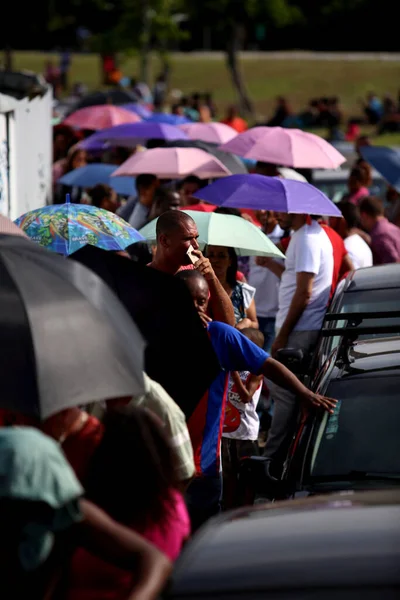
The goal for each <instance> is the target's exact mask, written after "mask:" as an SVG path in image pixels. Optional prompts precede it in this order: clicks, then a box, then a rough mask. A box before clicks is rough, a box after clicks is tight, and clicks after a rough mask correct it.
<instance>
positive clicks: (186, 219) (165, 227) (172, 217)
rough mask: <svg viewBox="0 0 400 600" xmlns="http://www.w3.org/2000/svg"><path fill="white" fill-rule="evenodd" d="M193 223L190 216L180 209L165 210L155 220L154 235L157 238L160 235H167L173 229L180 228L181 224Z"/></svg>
mask: <svg viewBox="0 0 400 600" xmlns="http://www.w3.org/2000/svg"><path fill="white" fill-rule="evenodd" d="M187 224H190V225H192V224H193V225H195V222H194V221H193V219H192V217H190V216H189V215H188V214H186V213H184V212H183V211H181V210H167V211H166V212H165V213H163V214H162V215H161V216H160V217H159V218H158V221H157V225H156V235H157V239H158V238H159V236H160V235H162V234H164V235H168V234H170V233H172V232H173V231H177V230H178V229H180V227H181V226H182V225H187Z"/></svg>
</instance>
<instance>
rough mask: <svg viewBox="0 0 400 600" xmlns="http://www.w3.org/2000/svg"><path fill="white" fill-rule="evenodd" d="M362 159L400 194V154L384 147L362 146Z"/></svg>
mask: <svg viewBox="0 0 400 600" xmlns="http://www.w3.org/2000/svg"><path fill="white" fill-rule="evenodd" d="M360 152H361V155H362V157H363V158H364V159H365V160H366V161H367V162H369V163H370V165H372V166H373V167H374V169H376V170H377V171H378V173H380V174H381V175H382V177H384V178H385V179H386V181H387V182H388V183H389V184H390V185H391V186H393V187H394V188H395V189H396V190H397V191H398V192H400V152H399V151H398V150H395V149H394V148H386V147H385V146H362V147H361V148H360Z"/></svg>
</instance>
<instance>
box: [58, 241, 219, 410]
mask: <svg viewBox="0 0 400 600" xmlns="http://www.w3.org/2000/svg"><path fill="white" fill-rule="evenodd" d="M69 258H70V259H72V260H78V261H79V262H82V263H83V264H85V265H86V266H88V267H90V268H91V269H93V270H94V271H95V272H96V273H97V274H98V275H100V277H102V278H103V279H104V281H106V282H107V283H108V285H109V286H110V287H111V288H112V289H113V290H114V291H115V293H116V294H117V296H118V297H119V298H120V300H121V302H122V303H123V304H124V305H125V306H126V308H127V310H128V312H129V313H130V314H131V316H132V317H133V318H134V320H135V323H137V325H138V327H139V329H140V331H141V332H142V334H143V336H144V338H145V339H146V342H147V347H146V353H145V365H146V372H147V373H148V374H149V375H150V377H152V378H153V379H155V380H156V381H158V382H159V383H160V384H161V385H162V386H163V387H164V388H165V389H166V390H167V392H168V393H169V394H170V395H171V396H172V398H173V399H174V400H175V402H177V404H179V406H180V407H181V409H182V410H183V412H184V413H185V415H186V417H187V418H189V417H190V415H191V414H192V412H193V410H194V409H195V407H196V406H197V404H198V402H199V400H200V399H201V397H202V396H203V394H204V392H205V391H206V390H207V389H208V388H209V386H210V384H211V383H212V381H213V380H214V379H215V377H216V376H217V374H218V372H219V364H218V360H217V357H216V355H215V353H214V350H213V347H212V345H211V342H210V340H209V338H208V335H207V332H206V330H205V329H204V327H203V325H202V324H201V321H200V318H199V316H198V314H197V312H196V311H195V309H194V306H193V301H192V298H191V296H190V294H189V292H188V290H187V289H186V286H185V284H184V283H183V282H182V281H180V280H179V279H177V278H175V277H172V276H171V275H167V274H165V273H160V272H159V271H156V270H155V269H150V268H149V267H146V266H143V265H140V264H137V263H134V262H133V261H131V260H128V259H127V258H123V257H121V256H118V255H116V254H114V253H113V252H106V251H105V250H100V249H99V248H95V247H93V246H85V247H84V248H82V249H81V250H78V251H77V252H74V253H73V254H71V256H70V257H69Z"/></svg>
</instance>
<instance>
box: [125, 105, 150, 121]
mask: <svg viewBox="0 0 400 600" xmlns="http://www.w3.org/2000/svg"><path fill="white" fill-rule="evenodd" d="M122 108H125V109H126V110H130V111H131V112H134V113H136V114H137V115H138V116H139V117H140V118H141V119H150V117H151V115H152V114H153V113H152V112H151V110H150V109H149V108H147V106H145V105H144V104H141V103H140V102H129V103H128V104H123V105H122Z"/></svg>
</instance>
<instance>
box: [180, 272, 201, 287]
mask: <svg viewBox="0 0 400 600" xmlns="http://www.w3.org/2000/svg"><path fill="white" fill-rule="evenodd" d="M175 277H177V278H178V279H181V280H182V281H184V282H185V283H186V284H187V283H189V282H190V281H202V282H203V281H204V282H205V283H206V285H207V286H208V283H207V280H206V278H205V277H204V276H203V275H202V274H201V273H199V271H196V269H183V270H182V271H178V273H176V275H175Z"/></svg>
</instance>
